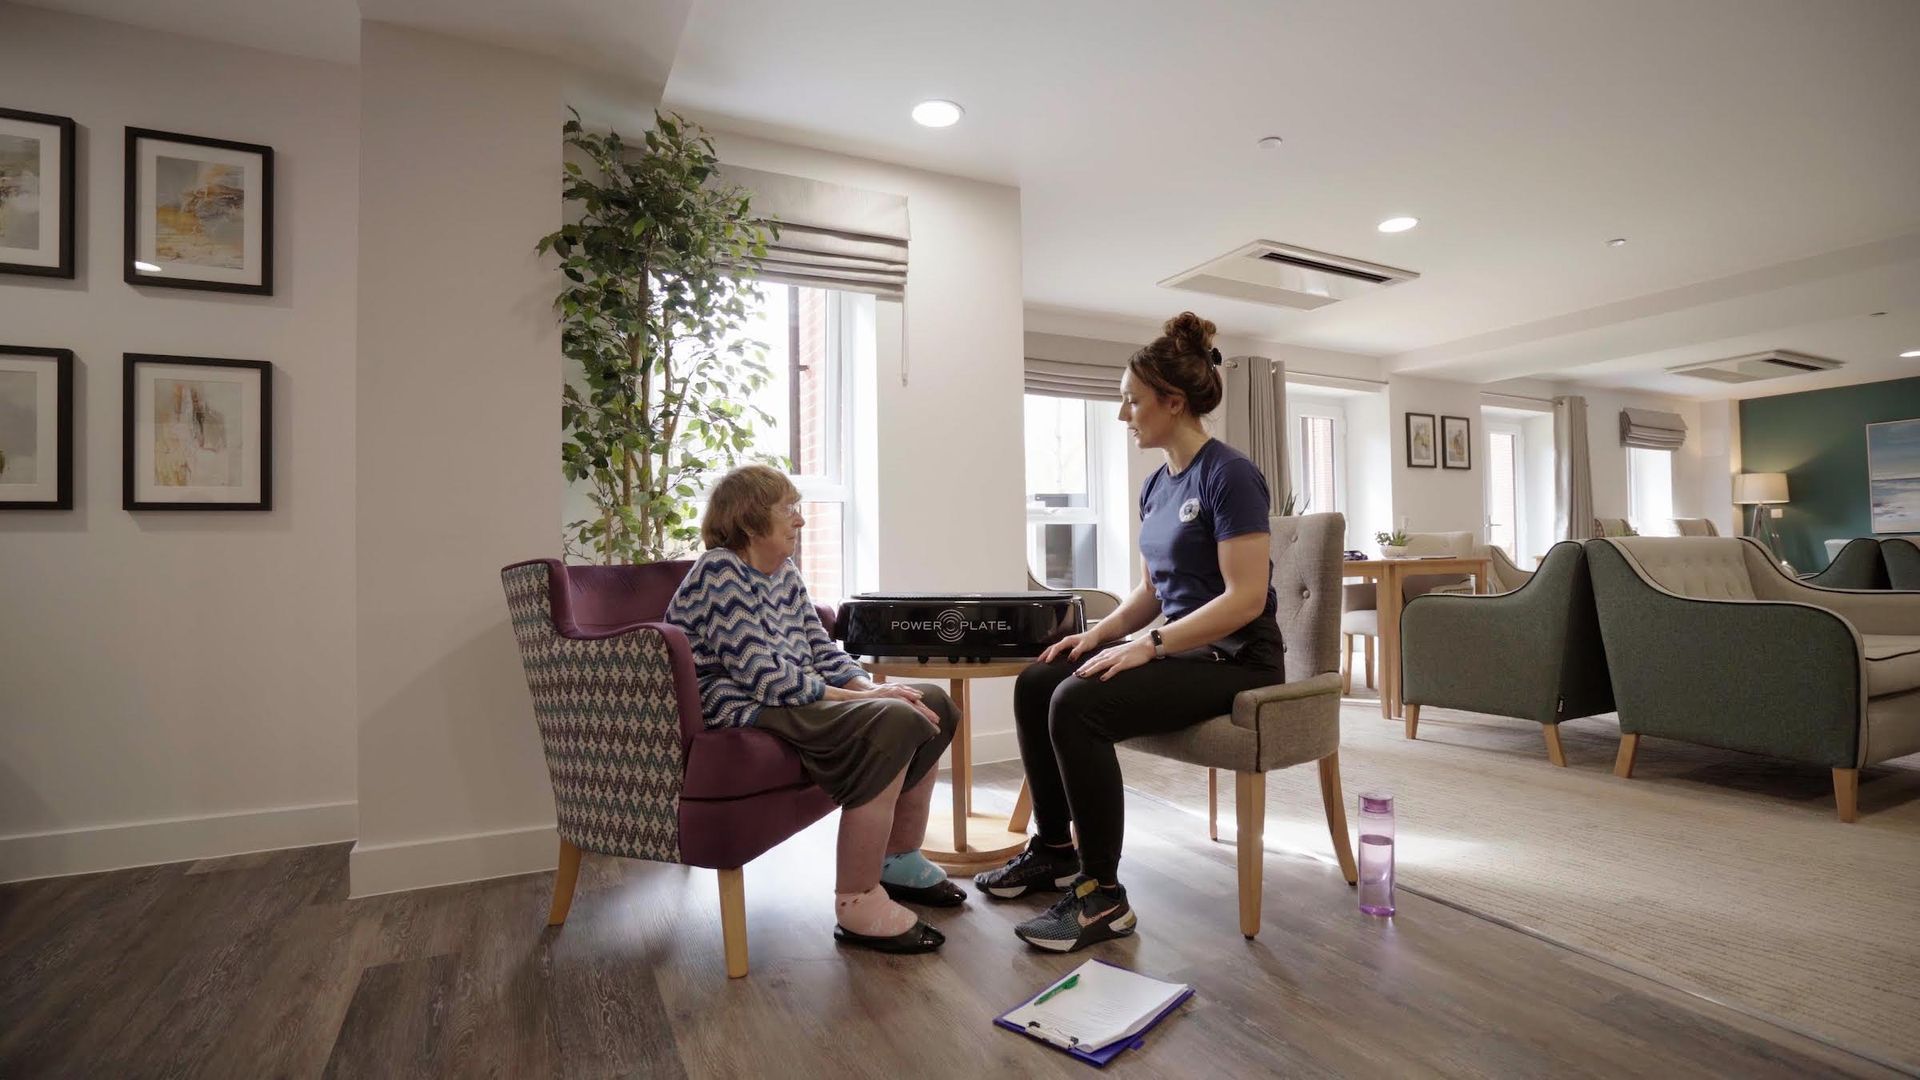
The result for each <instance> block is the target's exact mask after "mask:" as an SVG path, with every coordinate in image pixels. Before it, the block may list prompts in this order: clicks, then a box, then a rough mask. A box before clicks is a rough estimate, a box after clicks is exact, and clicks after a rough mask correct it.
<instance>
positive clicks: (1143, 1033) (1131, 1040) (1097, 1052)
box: [993, 959, 1193, 1069]
mask: <svg viewBox="0 0 1920 1080" xmlns="http://www.w3.org/2000/svg"><path fill="white" fill-rule="evenodd" d="M1094 963H1096V964H1106V965H1107V966H1108V967H1110V968H1120V970H1121V971H1128V970H1130V969H1128V968H1122V967H1120V965H1119V964H1107V962H1106V961H1105V960H1100V959H1095V960H1094ZM1056 981H1057V980H1056ZM1048 985H1049V986H1052V985H1053V984H1052V983H1049V984H1048ZM1040 993H1042V994H1044V993H1046V991H1045V990H1042V991H1041V992H1040ZM1039 996H1040V994H1035V995H1034V996H1033V997H1039ZM1192 996H1193V988H1192V987H1188V988H1187V992H1186V993H1184V994H1181V995H1180V996H1179V997H1177V998H1174V999H1173V1001H1171V1002H1169V1003H1168V1005H1167V1007H1166V1008H1164V1009H1161V1010H1160V1014H1159V1015H1158V1016H1155V1017H1154V1018H1153V1019H1152V1020H1149V1021H1147V1026H1146V1027H1143V1028H1141V1029H1140V1030H1139V1031H1136V1032H1134V1033H1133V1034H1132V1035H1130V1036H1128V1037H1126V1038H1124V1039H1118V1040H1116V1041H1114V1042H1110V1043H1108V1044H1107V1045H1105V1046H1102V1047H1099V1048H1097V1049H1094V1050H1082V1049H1080V1048H1079V1047H1078V1046H1062V1045H1061V1044H1060V1043H1058V1042H1056V1041H1055V1040H1053V1039H1049V1038H1046V1037H1045V1036H1043V1035H1039V1034H1037V1033H1035V1032H1031V1031H1028V1030H1027V1029H1026V1028H1024V1027H1021V1026H1020V1025H1019V1024H1016V1023H1014V1022H1013V1021H1011V1020H1008V1019H1007V1017H1008V1015H1009V1014H1011V1013H1013V1012H1014V1011H1015V1010H1016V1009H1022V1008H1025V1007H1026V1005H1027V1002H1030V1001H1032V1000H1033V998H1031V997H1030V998H1027V999H1026V1001H1022V1002H1021V1003H1020V1004H1018V1005H1015V1006H1014V1007H1013V1008H1012V1009H1008V1010H1007V1011H1006V1012H1003V1013H1001V1014H1000V1015H999V1016H996V1017H994V1018H993V1022H994V1023H995V1024H997V1025H999V1026H1000V1027H1003V1028H1006V1029H1007V1030H1008V1031H1017V1032H1019V1033H1020V1034H1022V1035H1025V1036H1026V1037H1028V1038H1030V1039H1033V1040H1035V1041H1037V1042H1041V1043H1045V1044H1046V1045H1048V1046H1051V1047H1053V1048H1054V1049H1055V1050H1058V1051H1060V1052H1061V1053H1063V1054H1066V1055H1068V1056H1070V1057H1075V1058H1078V1059H1080V1060H1081V1061H1084V1062H1086V1063H1087V1064H1089V1065H1092V1066H1094V1067H1095V1068H1101V1069H1103V1068H1106V1066H1107V1063H1108V1062H1111V1061H1112V1060H1113V1059H1114V1058H1117V1057H1119V1056H1120V1055H1121V1054H1123V1053H1125V1052H1126V1051H1128V1050H1138V1049H1139V1048H1140V1047H1142V1046H1145V1045H1146V1042H1147V1032H1149V1031H1152V1030H1153V1029H1154V1028H1156V1027H1159V1026H1160V1021H1162V1020H1165V1019H1166V1018H1167V1017H1168V1016H1169V1015H1171V1014H1172V1013H1173V1010H1175V1009H1177V1008H1179V1007H1180V1006H1182V1005H1185V1004H1186V1003H1187V999H1188V998H1190V997H1192Z"/></svg>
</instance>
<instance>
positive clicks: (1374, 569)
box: [1341, 555, 1493, 720]
mask: <svg viewBox="0 0 1920 1080" xmlns="http://www.w3.org/2000/svg"><path fill="white" fill-rule="evenodd" d="M1341 574H1342V576H1343V577H1348V578H1364V579H1366V580H1368V581H1371V582H1373V583H1374V586H1375V591H1376V593H1377V594H1378V596H1377V599H1376V601H1375V606H1376V607H1378V608H1379V613H1380V677H1379V679H1378V680H1376V681H1378V682H1379V684H1380V715H1381V716H1383V717H1386V718H1387V719H1389V720H1395V719H1398V718H1399V717H1400V708H1401V701H1400V612H1401V609H1403V608H1404V607H1406V601H1405V599H1404V597H1405V585H1406V581H1407V579H1408V578H1409V577H1426V576H1428V575H1434V576H1442V577H1454V576H1459V575H1463V574H1464V575H1470V576H1471V577H1472V578H1473V591H1474V592H1477V593H1486V592H1492V591H1493V588H1492V584H1491V583H1492V580H1493V559H1492V558H1491V557H1489V556H1486V555H1432V556H1414V555H1409V556H1404V557H1399V558H1391V559H1385V558H1383V559H1348V560H1347V562H1346V565H1345V566H1344V567H1342V568H1341Z"/></svg>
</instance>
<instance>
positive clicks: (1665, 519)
mask: <svg viewBox="0 0 1920 1080" xmlns="http://www.w3.org/2000/svg"><path fill="white" fill-rule="evenodd" d="M1627 504H1628V507H1629V510H1628V516H1629V518H1630V520H1631V522H1632V524H1633V527H1634V529H1635V530H1636V531H1638V532H1640V533H1641V534H1643V535H1646V536H1668V535H1671V534H1672V533H1673V451H1671V450H1647V449H1644V448H1642V447H1638V446H1631V447H1628V448H1627Z"/></svg>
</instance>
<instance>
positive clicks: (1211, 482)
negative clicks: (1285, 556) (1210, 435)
mask: <svg viewBox="0 0 1920 1080" xmlns="http://www.w3.org/2000/svg"><path fill="white" fill-rule="evenodd" d="M1271 512H1272V502H1271V499H1270V497H1269V496H1268V494H1267V478H1266V477H1264V476H1262V475H1261V474H1260V467H1259V466H1257V465H1255V464H1254V463H1253V462H1252V461H1250V460H1248V458H1247V456H1246V455H1245V454H1242V453H1241V452H1240V451H1238V450H1235V449H1234V448H1233V447H1231V446H1228V445H1227V444H1226V443H1223V442H1221V441H1220V440H1219V439H1209V440H1207V442H1206V443H1205V444H1203V445H1202V446H1201V447H1200V451H1199V453H1197V454H1195V455H1193V460H1192V461H1190V462H1188V463H1187V467H1186V468H1185V469H1184V470H1182V471H1181V472H1180V473H1179V474H1178V475H1175V474H1173V473H1171V472H1169V471H1168V469H1167V466H1165V465H1162V466H1160V468H1158V469H1156V470H1154V473H1153V475H1152V476H1149V477H1147V482H1146V483H1145V484H1143V485H1141V487H1140V554H1141V555H1142V556H1143V557H1144V558H1145V559H1146V563H1147V573H1148V575H1149V579H1150V580H1151V581H1152V583H1153V591H1154V594H1155V595H1156V596H1158V597H1159V598H1160V612H1161V614H1163V615H1165V616H1166V617H1167V621H1168V622H1172V621H1173V620H1175V619H1178V618H1181V617H1182V616H1185V615H1187V614H1188V613H1190V612H1192V611H1193V610H1194V609H1196V608H1198V607H1200V606H1201V605H1203V604H1206V603H1208V602H1209V601H1211V600H1213V599H1214V598H1215V597H1217V596H1219V595H1221V594H1222V593H1224V592H1226V591H1227V581H1226V578H1225V577H1224V576H1223V575H1222V574H1221V573H1220V548H1219V544H1220V541H1222V540H1228V539H1231V538H1233V537H1235V536H1244V535H1246V534H1247V533H1264V532H1267V531H1269V526H1268V524H1267V516H1268V514H1270V513H1271ZM1267 565H1268V578H1269V579H1271V578H1272V565H1273V564H1272V562H1271V560H1269V562H1268V564H1267ZM1274 610H1275V601H1274V595H1273V586H1272V585H1271V584H1269V585H1268V586H1267V603H1266V607H1265V609H1264V610H1263V611H1262V612H1261V613H1260V617H1259V618H1257V619H1255V620H1254V621H1253V622H1251V623H1248V624H1247V625H1246V626H1244V627H1242V628H1241V629H1239V630H1237V631H1235V632H1234V633H1233V634H1231V635H1229V636H1228V637H1226V638H1224V639H1222V640H1221V641H1218V642H1215V643H1214V644H1215V645H1216V646H1217V647H1219V648H1220V649H1222V650H1223V651H1224V652H1226V653H1227V655H1229V656H1231V657H1234V658H1237V659H1244V660H1247V661H1249V662H1262V663H1265V662H1269V661H1270V662H1272V663H1273V665H1274V666H1278V663H1279V660H1278V652H1279V648H1278V646H1279V638H1280V631H1279V626H1278V625H1277V624H1275V622H1274V619H1273V615H1274ZM1269 628H1271V632H1269ZM1255 640H1258V641H1262V642H1270V643H1271V644H1272V645H1273V646H1274V650H1273V655H1272V656H1268V655H1265V652H1264V650H1261V655H1258V656H1253V655H1248V656H1244V657H1243V656H1242V655H1241V654H1242V652H1243V647H1244V646H1246V645H1247V644H1249V643H1250V642H1252V641H1255Z"/></svg>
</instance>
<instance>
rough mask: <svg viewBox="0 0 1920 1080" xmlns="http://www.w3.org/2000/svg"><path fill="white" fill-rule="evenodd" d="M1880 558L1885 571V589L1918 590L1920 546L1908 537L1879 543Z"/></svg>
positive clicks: (1899, 537) (1897, 537)
mask: <svg viewBox="0 0 1920 1080" xmlns="http://www.w3.org/2000/svg"><path fill="white" fill-rule="evenodd" d="M1880 558H1881V560H1882V562H1883V563H1884V565H1885V567H1886V571H1887V587H1888V588H1891V589H1909V590H1920V544H1916V543H1914V540H1913V538H1912V537H1910V536H1889V537H1887V538H1886V539H1885V540H1882V541H1880Z"/></svg>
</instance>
